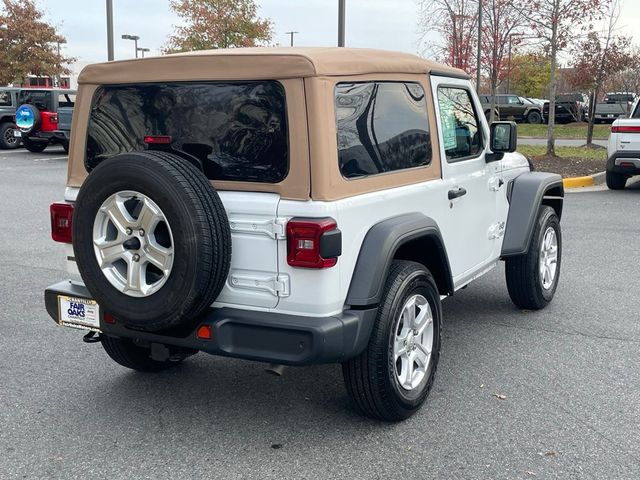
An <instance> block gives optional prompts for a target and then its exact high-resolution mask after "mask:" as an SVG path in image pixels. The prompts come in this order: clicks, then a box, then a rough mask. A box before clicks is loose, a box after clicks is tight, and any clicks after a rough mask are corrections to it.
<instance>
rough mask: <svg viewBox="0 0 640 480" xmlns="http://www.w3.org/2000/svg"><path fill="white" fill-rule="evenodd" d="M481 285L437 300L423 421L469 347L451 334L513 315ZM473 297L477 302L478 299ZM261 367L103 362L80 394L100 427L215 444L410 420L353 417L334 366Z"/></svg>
mask: <svg viewBox="0 0 640 480" xmlns="http://www.w3.org/2000/svg"><path fill="white" fill-rule="evenodd" d="M485 287H489V288H481V289H479V290H478V291H475V292H469V293H467V292H462V293H460V294H459V295H456V296H454V297H453V298H451V299H449V300H447V301H445V302H444V318H445V319H446V320H445V322H446V323H445V327H444V333H443V347H442V348H443V351H446V352H447V353H446V356H445V357H443V358H441V361H440V367H439V369H440V371H439V373H438V377H439V378H438V379H437V381H436V385H435V386H434V390H433V391H432V394H431V396H430V397H429V399H428V400H427V405H425V406H426V407H427V408H423V409H422V410H421V411H420V412H419V413H418V414H416V416H415V417H413V418H416V419H420V418H422V419H423V420H422V421H427V420H426V419H427V418H429V417H434V418H437V417H439V416H440V415H442V414H443V410H442V409H444V411H446V410H447V409H448V408H447V397H448V395H449V393H448V389H449V388H455V387H452V384H453V383H454V382H451V384H450V380H451V379H450V378H447V377H449V376H451V375H452V372H451V367H448V366H447V362H448V361H449V360H450V359H452V358H456V357H462V358H466V357H467V356H468V355H469V354H470V352H471V350H472V349H474V348H475V346H474V345H473V341H472V339H470V338H469V336H468V335H458V332H461V331H465V330H466V331H468V330H469V327H470V326H472V325H474V324H475V325H476V328H485V327H487V324H486V322H487V321H490V320H491V319H494V318H496V317H501V316H503V315H504V314H505V313H506V312H508V313H511V314H513V313H514V307H513V305H512V304H511V303H510V301H509V298H508V296H506V297H505V292H504V286H503V285H502V284H501V285H500V289H499V290H500V292H499V293H498V291H497V289H496V292H495V293H494V292H493V291H492V290H493V289H492V285H490V284H486V285H485ZM469 290H471V289H469ZM477 296H481V297H482V298H483V300H484V301H482V302H480V305H478V299H477ZM471 305H473V309H471V308H470V307H471ZM471 311H473V315H472V316H470V313H469V312H471ZM489 328H491V326H490V325H489ZM467 350H468V351H467ZM100 353H101V354H102V352H100ZM105 361H106V357H105ZM456 363H457V362H456ZM265 367H266V364H263V363H258V362H248V361H242V360H236V359H230V358H223V357H213V356H209V355H206V354H202V353H200V354H198V355H196V356H194V357H192V358H190V359H187V360H186V361H185V362H184V363H183V364H181V365H179V366H178V367H176V368H175V369H172V370H169V371H166V372H162V373H159V374H140V373H136V372H131V371H128V370H126V369H124V368H121V367H119V366H117V365H115V364H113V363H108V364H106V365H105V366H104V367H103V368H105V369H108V370H110V371H112V372H113V374H111V373H110V374H108V375H103V376H102V377H101V378H99V379H97V380H96V381H95V382H94V383H93V387H92V389H91V390H90V391H88V392H87V395H88V396H89V397H90V398H95V399H99V400H100V405H99V408H97V409H96V411H95V412H94V413H93V415H92V421H93V422H94V423H96V424H98V425H101V429H106V430H107V431H108V430H109V429H114V428H115V427H116V424H117V426H118V428H122V429H126V428H128V426H129V425H144V428H145V430H148V431H149V433H154V434H162V433H163V432H165V431H168V430H172V429H180V430H181V432H182V433H181V435H182V434H184V435H195V436H199V435H205V436H206V435H207V432H211V431H215V432H216V440H215V441H220V442H223V441H224V437H226V436H228V437H229V439H230V438H236V437H238V436H241V437H242V439H243V441H245V442H247V443H256V442H258V443H262V444H265V445H266V444H269V446H270V445H272V444H280V443H288V444H296V443H299V444H304V445H305V446H307V447H308V446H309V444H310V442H311V443H313V441H314V440H315V441H317V442H319V443H323V444H324V443H326V442H331V441H332V438H333V436H334V432H335V435H336V437H337V438H336V440H337V439H338V437H340V438H342V437H344V434H345V431H347V432H350V433H352V434H353V435H360V434H367V433H368V432H370V431H372V430H376V431H379V430H380V429H381V428H382V429H390V430H395V429H396V428H399V429H401V430H404V429H406V428H408V426H407V425H410V423H406V422H405V423H404V424H403V423H400V424H390V423H385V422H379V421H375V420H371V419H367V418H364V417H362V416H360V415H359V414H358V413H357V412H356V411H355V410H354V408H353V406H352V404H351V402H350V400H349V399H348V396H347V393H346V390H345V387H344V385H343V381H342V374H341V367H340V366H339V365H320V366H311V367H288V368H287V369H286V370H285V372H284V375H282V376H280V377H278V376H274V375H271V374H268V373H266V372H265ZM111 369H113V370H111ZM105 373H107V372H105ZM461 373H463V372H456V373H455V375H460V374H461ZM422 421H420V423H422ZM291 422H295V428H291ZM402 425H404V426H402ZM212 441H213V439H212Z"/></svg>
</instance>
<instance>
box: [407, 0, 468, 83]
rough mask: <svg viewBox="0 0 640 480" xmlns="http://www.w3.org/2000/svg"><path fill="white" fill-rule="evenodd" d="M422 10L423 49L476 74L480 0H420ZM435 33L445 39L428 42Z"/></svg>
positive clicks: (419, 8) (421, 33)
mask: <svg viewBox="0 0 640 480" xmlns="http://www.w3.org/2000/svg"><path fill="white" fill-rule="evenodd" d="M418 14H419V16H418V24H419V28H420V35H421V50H423V52H424V53H425V54H428V55H430V56H434V57H435V58H436V59H438V60H440V61H442V62H444V63H446V64H447V65H451V66H452V67H456V68H460V69H462V70H464V71H465V72H467V73H469V74H473V72H475V58H476V54H475V51H476V46H477V45H478V37H477V31H478V1H477V0H419V1H418ZM432 34H436V35H438V36H439V37H440V39H441V41H440V42H433V41H428V42H427V38H429V37H430V36H431V35H432ZM425 43H427V45H425Z"/></svg>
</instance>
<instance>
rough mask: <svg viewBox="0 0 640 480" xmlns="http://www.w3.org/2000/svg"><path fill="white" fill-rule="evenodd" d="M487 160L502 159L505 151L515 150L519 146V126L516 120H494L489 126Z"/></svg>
mask: <svg viewBox="0 0 640 480" xmlns="http://www.w3.org/2000/svg"><path fill="white" fill-rule="evenodd" d="M489 131H490V136H489V148H490V149H491V152H492V153H488V154H487V161H494V160H501V159H502V157H503V155H504V154H505V153H511V152H515V151H516V148H517V147H518V126H517V125H516V123H515V122H493V123H492V124H491V126H490V127H489Z"/></svg>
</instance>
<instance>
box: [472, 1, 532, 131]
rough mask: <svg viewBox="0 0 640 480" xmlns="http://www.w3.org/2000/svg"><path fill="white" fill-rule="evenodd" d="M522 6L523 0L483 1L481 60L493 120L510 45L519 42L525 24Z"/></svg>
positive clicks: (524, 4) (506, 66)
mask: <svg viewBox="0 0 640 480" xmlns="http://www.w3.org/2000/svg"><path fill="white" fill-rule="evenodd" d="M525 7H526V3H525V0H485V1H484V3H483V6H482V8H483V12H482V17H483V22H482V45H481V52H482V55H481V60H482V63H483V65H484V69H485V70H486V72H487V73H488V74H489V83H490V85H491V97H492V100H491V113H490V121H491V122H493V121H494V115H495V96H496V93H497V90H498V86H499V85H500V83H501V82H502V80H503V78H504V77H505V76H506V74H508V69H509V67H510V66H509V65H508V62H507V60H508V58H507V57H508V55H509V47H510V45H516V44H518V43H519V42H520V38H521V36H522V35H523V34H524V31H525V28H526V26H527V24H526V20H525V17H524V15H523V13H522V12H523V10H524V8H525ZM507 93H510V92H507Z"/></svg>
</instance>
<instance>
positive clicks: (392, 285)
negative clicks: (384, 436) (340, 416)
mask: <svg viewBox="0 0 640 480" xmlns="http://www.w3.org/2000/svg"><path fill="white" fill-rule="evenodd" d="M441 318H442V310H441V307H440V294H439V292H438V288H437V286H436V284H435V281H434V280H433V277H432V276H431V274H430V273H429V271H428V270H427V269H426V268H425V267H424V266H423V265H420V264H419V263H415V262H407V261H394V262H393V264H392V265H391V269H390V271H389V275H388V277H387V280H386V283H385V287H384V293H383V297H382V300H381V303H380V306H379V308H378V316H377V318H376V323H375V324H374V327H373V331H372V332H371V337H370V339H369V344H368V346H367V348H366V349H365V350H364V352H362V353H361V354H360V355H359V356H357V357H356V358H353V359H351V360H349V361H347V362H345V363H343V364H342V373H343V376H344V381H345V385H346V387H347V392H348V393H349V396H350V397H351V399H352V401H353V402H354V404H355V406H356V408H357V410H358V411H359V412H360V413H362V414H364V415H366V416H368V417H372V418H375V419H379V420H386V421H400V420H404V419H405V418H408V417H410V416H411V415H413V414H414V413H415V412H416V411H417V410H418V409H419V408H420V407H421V406H422V404H423V403H424V401H425V400H426V398H427V395H428V394H429V391H430V390H431V386H432V385H433V380H434V377H435V373H436V368H437V366H438V359H439V356H440V325H441Z"/></svg>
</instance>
